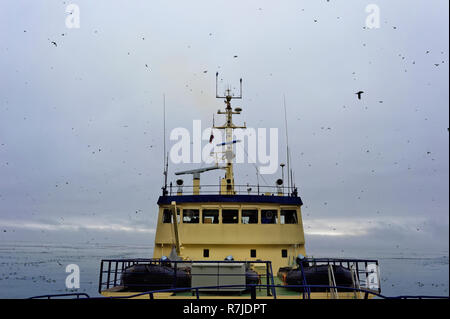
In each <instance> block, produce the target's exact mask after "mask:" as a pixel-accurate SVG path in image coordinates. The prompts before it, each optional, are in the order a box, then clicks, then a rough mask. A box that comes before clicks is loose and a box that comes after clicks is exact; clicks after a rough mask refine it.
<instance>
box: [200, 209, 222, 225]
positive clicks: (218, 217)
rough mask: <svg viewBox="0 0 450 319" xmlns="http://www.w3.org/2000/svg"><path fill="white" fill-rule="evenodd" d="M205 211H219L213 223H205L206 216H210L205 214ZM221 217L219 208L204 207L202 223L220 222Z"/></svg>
mask: <svg viewBox="0 0 450 319" xmlns="http://www.w3.org/2000/svg"><path fill="white" fill-rule="evenodd" d="M205 211H215V212H217V218H214V219H213V221H212V223H205V217H207V218H209V217H208V216H205ZM214 215H215V214H214ZM214 217H215V216H214ZM219 219H220V214H219V209H218V208H202V224H207V225H214V224H219Z"/></svg>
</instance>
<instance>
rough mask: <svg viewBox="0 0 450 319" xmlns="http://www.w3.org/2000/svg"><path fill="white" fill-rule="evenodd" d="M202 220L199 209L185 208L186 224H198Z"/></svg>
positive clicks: (184, 220)
mask: <svg viewBox="0 0 450 319" xmlns="http://www.w3.org/2000/svg"><path fill="white" fill-rule="evenodd" d="M199 221H200V212H199V210H198V209H183V223H184V224H198V223H199Z"/></svg>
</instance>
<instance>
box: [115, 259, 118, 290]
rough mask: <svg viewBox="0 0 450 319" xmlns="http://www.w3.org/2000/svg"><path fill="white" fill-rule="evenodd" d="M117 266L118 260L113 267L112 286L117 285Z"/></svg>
mask: <svg viewBox="0 0 450 319" xmlns="http://www.w3.org/2000/svg"><path fill="white" fill-rule="evenodd" d="M117 268H119V262H118V261H116V268H115V269H114V287H115V286H117Z"/></svg>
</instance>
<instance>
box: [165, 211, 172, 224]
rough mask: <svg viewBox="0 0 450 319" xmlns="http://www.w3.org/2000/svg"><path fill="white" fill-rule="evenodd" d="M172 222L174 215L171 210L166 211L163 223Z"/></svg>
mask: <svg viewBox="0 0 450 319" xmlns="http://www.w3.org/2000/svg"><path fill="white" fill-rule="evenodd" d="M171 222H172V213H171V212H170V209H164V211H163V223H168V224H170V223H171Z"/></svg>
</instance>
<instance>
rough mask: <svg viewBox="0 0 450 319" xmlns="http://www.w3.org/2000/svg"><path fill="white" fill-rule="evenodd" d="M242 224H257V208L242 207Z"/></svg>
mask: <svg viewBox="0 0 450 319" xmlns="http://www.w3.org/2000/svg"><path fill="white" fill-rule="evenodd" d="M241 223H242V224H257V223H258V210H257V209H243V210H242V220H241Z"/></svg>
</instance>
